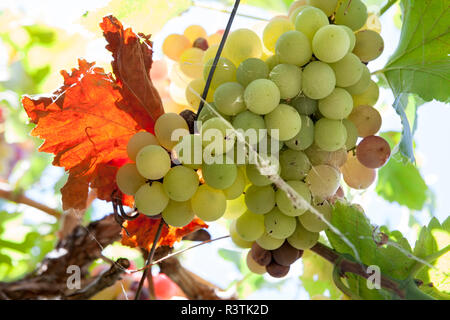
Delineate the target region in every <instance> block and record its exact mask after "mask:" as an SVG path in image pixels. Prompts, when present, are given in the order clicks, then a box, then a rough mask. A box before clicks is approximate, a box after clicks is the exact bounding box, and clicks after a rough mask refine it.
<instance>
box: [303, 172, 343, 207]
mask: <svg viewBox="0 0 450 320" xmlns="http://www.w3.org/2000/svg"><path fill="white" fill-rule="evenodd" d="M340 178H341V173H340V172H339V170H337V169H336V168H334V167H332V166H329V165H326V164H319V165H317V166H314V167H312V168H311V170H310V171H309V173H308V175H307V176H306V179H305V181H306V183H307V184H308V185H309V189H310V191H311V194H312V196H313V197H314V198H318V199H322V200H323V199H327V198H329V197H331V196H333V195H334V194H335V193H336V191H337V189H338V188H339V180H340Z"/></svg>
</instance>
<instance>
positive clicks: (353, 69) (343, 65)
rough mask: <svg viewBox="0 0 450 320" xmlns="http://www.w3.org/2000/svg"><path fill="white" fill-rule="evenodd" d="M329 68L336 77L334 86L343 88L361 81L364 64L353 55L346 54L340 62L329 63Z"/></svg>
mask: <svg viewBox="0 0 450 320" xmlns="http://www.w3.org/2000/svg"><path fill="white" fill-rule="evenodd" d="M330 67H331V68H332V69H333V71H334V74H335V75H336V85H337V86H339V87H343V88H345V87H349V86H352V85H354V84H356V83H357V82H358V81H359V80H360V79H361V77H362V73H363V69H364V64H362V63H361V61H360V60H359V58H358V57H357V56H355V55H354V54H353V53H348V54H346V55H345V56H344V57H343V58H342V59H341V60H339V61H337V62H335V63H331V64H330Z"/></svg>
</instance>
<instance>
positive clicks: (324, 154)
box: [305, 144, 347, 169]
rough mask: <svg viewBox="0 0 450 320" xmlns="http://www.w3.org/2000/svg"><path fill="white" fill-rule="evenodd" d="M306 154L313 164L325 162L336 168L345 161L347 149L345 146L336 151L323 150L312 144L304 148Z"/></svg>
mask: <svg viewBox="0 0 450 320" xmlns="http://www.w3.org/2000/svg"><path fill="white" fill-rule="evenodd" d="M305 153H306V155H307V156H308V158H309V161H311V164H312V165H313V166H317V165H319V164H326V165H329V166H332V167H335V168H336V169H338V168H339V167H340V166H342V165H343V164H344V163H345V161H347V151H346V150H345V148H342V149H338V150H336V151H325V150H322V149H320V148H319V147H318V146H317V145H315V144H313V145H312V146H311V147H309V148H308V149H306V150H305Z"/></svg>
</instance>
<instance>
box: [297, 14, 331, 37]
mask: <svg viewBox="0 0 450 320" xmlns="http://www.w3.org/2000/svg"><path fill="white" fill-rule="evenodd" d="M328 24H329V22H328V17H327V15H326V14H325V13H324V12H323V11H322V10H320V9H317V8H315V7H307V8H305V9H303V10H302V11H301V12H300V13H299V14H298V15H297V17H296V18H295V30H297V31H300V32H302V33H303V34H304V35H306V36H307V37H308V39H309V41H312V40H313V38H314V35H315V34H316V32H317V30H319V29H320V28H322V27H323V26H326V25H328Z"/></svg>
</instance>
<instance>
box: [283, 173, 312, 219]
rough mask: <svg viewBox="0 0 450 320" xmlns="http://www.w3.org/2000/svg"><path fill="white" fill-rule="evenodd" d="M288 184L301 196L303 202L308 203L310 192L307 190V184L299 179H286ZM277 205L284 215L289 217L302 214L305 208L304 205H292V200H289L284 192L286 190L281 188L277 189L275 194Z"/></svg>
mask: <svg viewBox="0 0 450 320" xmlns="http://www.w3.org/2000/svg"><path fill="white" fill-rule="evenodd" d="M287 183H288V185H289V186H291V187H292V188H293V189H294V190H295V192H297V193H298V195H299V196H300V197H302V198H303V200H304V201H305V202H307V203H308V204H309V203H310V202H311V192H310V191H309V188H308V186H307V185H306V184H305V183H304V182H301V181H295V180H293V181H288V182H287ZM275 198H276V202H277V207H278V208H279V209H280V211H281V212H283V213H284V214H285V215H287V216H290V217H295V216H300V215H302V214H303V213H304V212H305V211H306V210H307V207H306V206H303V205H302V206H300V207H296V206H295V205H294V202H293V200H291V198H290V197H288V195H287V194H286V192H285V191H284V190H282V189H278V190H277V192H276V194H275Z"/></svg>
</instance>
